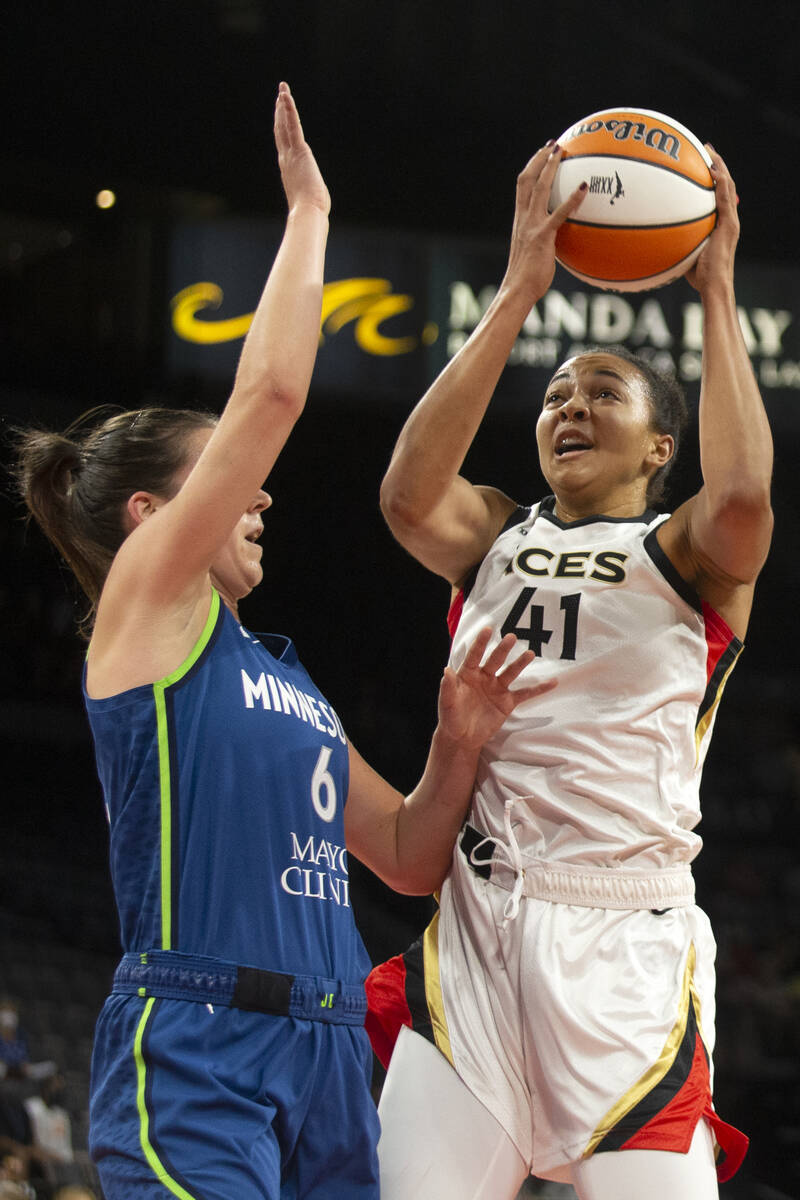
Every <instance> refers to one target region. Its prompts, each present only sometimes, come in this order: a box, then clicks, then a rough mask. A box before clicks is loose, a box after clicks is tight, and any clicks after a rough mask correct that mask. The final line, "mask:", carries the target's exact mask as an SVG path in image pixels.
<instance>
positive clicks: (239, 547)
mask: <svg viewBox="0 0 800 1200" xmlns="http://www.w3.org/2000/svg"><path fill="white" fill-rule="evenodd" d="M271 504H272V497H271V496H270V495H269V493H268V492H265V491H263V489H259V490H258V491H257V492H256V494H255V496H254V497H253V499H252V501H251V502H250V505H249V507H248V509H247V512H245V513H243V514H242V516H241V517H240V518H239V520H238V521H237V523H236V525H235V526H234V528H233V531H232V532H231V534H230V537H229V538H228V540H227V542H226V543H225V545H224V546H223V547H222V549H221V550H220V552H219V554H218V555H217V557H216V558H215V559H214V562H213V563H212V564H211V579H212V582H213V584H214V587H215V588H216V589H217V590H218V591H219V592H220V593H221V594H222V595H223V596H232V597H233V598H234V599H235V600H241V599H242V598H243V597H244V596H246V595H248V593H249V592H252V590H253V588H254V587H258V585H259V583H261V580H262V578H263V575H264V571H263V569H262V566H261V555H262V553H263V551H262V549H261V547H260V546H259V545H258V539H259V538H260V537H261V534H262V533H263V532H264V522H263V521H262V519H261V514H262V512H264V510H265V509H267V508H269V506H270V505H271Z"/></svg>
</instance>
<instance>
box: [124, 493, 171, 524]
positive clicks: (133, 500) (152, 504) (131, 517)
mask: <svg viewBox="0 0 800 1200" xmlns="http://www.w3.org/2000/svg"><path fill="white" fill-rule="evenodd" d="M163 503H164V501H163V500H161V499H160V498H159V497H158V496H154V495H153V493H152V492H134V493H133V495H132V496H129V497H128V503H127V504H126V506H125V510H126V512H127V515H128V523H129V525H130V528H131V529H135V528H136V526H137V525H141V524H142V522H143V521H146V520H147V518H148V517H152V515H153V513H154V512H157V511H158V509H159V508H161V505H162V504H163Z"/></svg>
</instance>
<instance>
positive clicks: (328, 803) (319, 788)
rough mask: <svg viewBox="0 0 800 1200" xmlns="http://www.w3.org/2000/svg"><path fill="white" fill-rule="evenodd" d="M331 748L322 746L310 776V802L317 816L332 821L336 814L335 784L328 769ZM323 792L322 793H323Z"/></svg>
mask: <svg viewBox="0 0 800 1200" xmlns="http://www.w3.org/2000/svg"><path fill="white" fill-rule="evenodd" d="M332 754H333V750H332V749H331V747H330V746H322V747H321V749H320V752H319V758H318V759H317V765H316V766H315V767H314V774H313V775H312V776H311V803H312V804H313V805H314V811H315V812H316V814H317V816H320V817H322V819H323V821H332V820H333V818H334V816H335V815H336V784H335V783H334V781H333V776H332V775H331V773H330V771H329V770H328V763H329V762H330V761H331V755H332ZM323 793H324V795H323Z"/></svg>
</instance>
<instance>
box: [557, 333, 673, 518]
mask: <svg viewBox="0 0 800 1200" xmlns="http://www.w3.org/2000/svg"><path fill="white" fill-rule="evenodd" d="M536 441H537V444H538V447H539V461H540V464H541V468H542V473H543V474H544V476H545V478H546V480H547V482H548V483H549V484H550V486H551V488H552V489H553V492H554V494H555V496H556V499H557V500H558V501H560V502H562V504H563V506H564V507H565V508H566V509H567V510H568V511H573V512H574V513H575V514H576V515H577V514H579V515H589V514H591V513H595V512H608V511H609V510H610V509H613V510H614V511H617V510H619V509H620V508H621V507H622V508H626V509H629V510H630V511H629V512H627V513H626V514H624V515H638V513H639V512H641V511H642V509H643V508H644V507H645V497H646V493H647V483H648V480H649V478H650V476H651V475H652V474H653V472H654V471H655V470H656V469H657V468H658V467H659V466H662V465H663V463H664V462H666V461H667V460H668V459H669V457H670V455H671V453H672V439H671V438H670V437H669V435H666V434H660V433H658V432H656V431H655V430H654V429H653V414H652V407H651V404H650V399H649V396H648V392H647V384H646V382H645V379H644V377H643V376H642V375H641V374H640V373H639V371H638V370H637V369H636V367H635V366H634V364H633V363H629V362H627V361H626V360H625V359H623V358H617V357H615V355H613V354H603V353H593V354H584V355H578V356H577V357H575V358H571V359H568V360H567V362H565V363H564V364H563V365H562V366H561V367H559V369H558V370H557V371H556V373H555V375H554V376H553V378H552V379H551V380H550V383H549V385H548V387H547V390H546V392H545V396H544V401H543V404H542V411H541V413H540V415H539V418H538V421H537V423H536ZM620 515H623V514H622V513H620Z"/></svg>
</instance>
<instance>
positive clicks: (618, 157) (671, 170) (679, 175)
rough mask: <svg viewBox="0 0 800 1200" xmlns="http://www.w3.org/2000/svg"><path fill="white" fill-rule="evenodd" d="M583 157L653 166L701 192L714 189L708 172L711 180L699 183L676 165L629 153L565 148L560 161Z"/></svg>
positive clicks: (712, 192) (575, 160) (604, 161)
mask: <svg viewBox="0 0 800 1200" xmlns="http://www.w3.org/2000/svg"><path fill="white" fill-rule="evenodd" d="M585 158H589V159H594V160H595V161H597V162H598V163H607V162H623V163H627V164H628V165H632V164H638V165H639V166H646V167H647V168H648V170H652V168H653V167H655V169H656V170H657V171H667V172H668V174H670V175H674V176H675V178H676V179H680V180H682V181H683V182H684V183H690V184H691V185H692V187H696V188H699V189H700V190H701V191H703V192H710V193H711V195H713V194H714V191H715V187H714V181H713V179H711V176H710V174H709V179H711V182H710V183H701V182H700V180H699V179H694V178H693V177H692V176H691V175H686V174H685V173H684V172H683V171H681V170H678V168H677V167H671V166H670V165H669V164H668V163H662V162H654V161H652V160H651V159H649V158H648V159H641V158H631V156H630V155H629V154H608V153H606V152H603V153H602V154H600V153H598V151H597V150H587V151H586V152H585V153H580V154H576V153H574V152H573V151H572V150H565V151H564V155H563V157H562V159H561V161H562V163H565V162H573V161H574V162H577V161H578V160H579V159H585Z"/></svg>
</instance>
